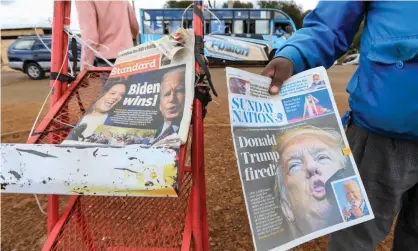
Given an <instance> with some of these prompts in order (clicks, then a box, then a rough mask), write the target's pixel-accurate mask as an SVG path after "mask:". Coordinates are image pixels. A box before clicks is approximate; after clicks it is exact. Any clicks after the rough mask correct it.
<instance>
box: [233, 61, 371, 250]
mask: <svg viewBox="0 0 418 251" xmlns="http://www.w3.org/2000/svg"><path fill="white" fill-rule="evenodd" d="M226 73H227V85H228V91H229V111H230V120H231V129H232V135H233V140H234V147H235V152H236V157H237V163H238V169H239V173H240V177H241V183H242V186H243V192H244V197H245V202H246V206H247V213H248V216H249V220H250V225H251V230H252V234H253V241H254V245H255V248H256V250H287V249H290V248H293V247H295V246H297V245H300V244H302V243H304V242H307V241H309V240H312V239H314V238H317V237H320V236H323V235H325V234H328V233H331V232H334V231H337V230H340V229H343V228H347V227H350V226H352V225H355V224H359V223H361V222H364V221H368V220H371V219H373V218H374V215H373V212H372V209H371V208H370V204H369V200H368V198H367V194H366V193H365V190H364V187H363V184H362V181H361V178H360V176H359V172H358V170H357V166H356V163H355V162H354V159H353V156H352V154H351V151H350V148H349V145H348V142H347V139H346V136H345V132H344V129H343V126H342V124H341V121H340V118H339V116H338V111H337V106H336V103H335V100H334V98H333V94H332V91H331V87H330V83H329V80H328V76H327V73H326V70H325V69H324V68H323V67H318V68H314V69H311V70H308V71H305V72H302V73H299V74H297V75H295V76H293V77H292V78H290V79H289V80H287V81H286V82H285V83H284V85H283V86H282V88H281V92H280V94H279V95H277V96H271V95H270V94H268V87H269V85H270V82H271V79H269V78H266V77H264V76H260V75H257V74H253V73H249V72H246V71H242V70H239V69H235V68H226Z"/></svg>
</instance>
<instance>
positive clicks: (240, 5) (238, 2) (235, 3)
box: [222, 1, 254, 9]
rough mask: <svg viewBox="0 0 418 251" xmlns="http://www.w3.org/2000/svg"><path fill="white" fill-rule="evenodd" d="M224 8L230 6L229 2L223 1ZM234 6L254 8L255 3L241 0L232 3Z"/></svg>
mask: <svg viewBox="0 0 418 251" xmlns="http://www.w3.org/2000/svg"><path fill="white" fill-rule="evenodd" d="M222 8H228V2H225V3H223V5H222ZM232 8H247V9H252V8H254V6H253V3H251V2H248V3H246V2H241V1H234V2H233V4H232Z"/></svg>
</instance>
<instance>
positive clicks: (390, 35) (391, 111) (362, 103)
mask: <svg viewBox="0 0 418 251" xmlns="http://www.w3.org/2000/svg"><path fill="white" fill-rule="evenodd" d="M363 17H365V26H364V31H363V35H362V37H361V44H360V63H359V67H358V69H357V71H356V72H355V73H354V75H353V77H352V79H351V80H350V82H349V83H348V86H347V92H348V93H349V94H350V97H349V104H350V108H351V111H352V121H353V122H354V123H355V124H356V125H358V126H360V127H362V128H364V129H366V130H368V131H371V132H375V133H378V134H383V135H386V136H390V137H394V138H404V139H412V140H418V22H417V20H418V2H412V1H405V2H398V1H390V2H389V1H372V2H365V1H335V2H328V1H326V2H319V3H318V5H317V7H316V8H315V9H314V10H313V11H312V12H311V13H310V14H308V15H307V16H306V17H305V19H304V23H303V27H302V28H301V29H300V30H298V31H297V32H295V33H294V34H293V36H292V37H291V38H290V39H289V40H288V41H287V42H286V43H285V44H284V45H283V46H282V47H281V48H280V49H279V50H278V51H277V53H276V56H281V57H285V58H288V59H289V60H291V61H292V62H293V64H294V66H295V70H294V73H299V72H301V71H304V70H307V69H309V68H313V67H317V66H324V67H325V68H329V67H331V66H332V65H333V63H334V61H335V60H336V59H338V58H339V57H341V56H342V55H343V54H344V53H345V52H346V51H347V50H348V48H349V47H350V45H351V43H352V40H353V38H354V35H355V33H356V32H357V30H358V27H359V25H360V23H361V21H362V19H363Z"/></svg>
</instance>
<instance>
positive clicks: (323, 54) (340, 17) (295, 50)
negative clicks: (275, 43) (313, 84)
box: [276, 1, 367, 74]
mask: <svg viewBox="0 0 418 251" xmlns="http://www.w3.org/2000/svg"><path fill="white" fill-rule="evenodd" d="M366 4H367V3H366V2H364V1H332V2H328V1H324V2H323V1H320V2H319V3H318V5H317V7H316V8H315V9H314V10H312V12H310V13H309V14H308V15H307V16H306V17H305V19H304V21H303V27H302V28H301V29H299V30H297V31H296V32H295V33H294V34H293V35H292V36H291V37H290V39H289V40H288V41H286V43H284V44H283V45H282V47H280V48H279V49H278V50H277V52H276V57H284V58H287V59H289V60H290V61H292V63H293V65H294V72H293V73H294V74H296V73H299V72H301V71H304V70H307V69H310V68H314V67H318V66H324V67H325V68H329V67H331V66H332V65H333V64H334V62H335V60H336V59H338V58H340V57H341V56H342V55H344V53H345V52H346V51H347V50H348V49H349V48H350V45H351V43H352V40H353V38H354V36H355V34H356V32H357V30H358V28H359V26H360V23H361V20H362V19H363V15H364V13H365V10H366Z"/></svg>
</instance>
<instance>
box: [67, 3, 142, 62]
mask: <svg viewBox="0 0 418 251" xmlns="http://www.w3.org/2000/svg"><path fill="white" fill-rule="evenodd" d="M75 4H76V8H77V13H78V20H79V23H80V29H81V39H83V40H84V41H85V42H86V43H87V44H88V45H89V46H90V47H92V48H93V49H95V50H96V51H98V52H99V53H100V54H101V55H103V57H105V58H106V59H107V60H108V61H110V62H111V63H114V62H115V61H116V57H117V54H118V53H119V52H120V51H123V50H125V49H128V48H131V47H133V46H134V42H133V41H134V40H135V38H136V36H137V35H138V32H139V24H138V21H137V19H136V16H135V11H134V9H133V8H132V6H131V5H130V4H129V2H128V1H91V0H90V1H75ZM81 59H82V62H85V63H87V64H88V65H86V64H85V63H82V65H81V70H82V69H84V68H85V67H88V66H89V65H94V66H98V67H109V65H108V64H107V63H106V61H104V60H103V59H101V58H99V57H98V56H97V55H95V52H94V51H92V50H91V49H89V48H88V47H86V46H83V49H82V52H81Z"/></svg>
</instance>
